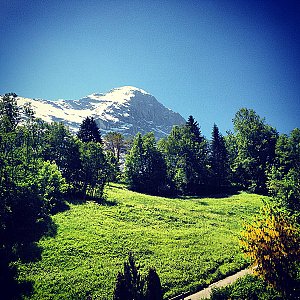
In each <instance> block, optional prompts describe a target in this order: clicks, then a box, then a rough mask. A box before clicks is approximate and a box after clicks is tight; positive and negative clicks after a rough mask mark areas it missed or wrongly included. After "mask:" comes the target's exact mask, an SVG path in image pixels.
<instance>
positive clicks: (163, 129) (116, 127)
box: [18, 86, 185, 138]
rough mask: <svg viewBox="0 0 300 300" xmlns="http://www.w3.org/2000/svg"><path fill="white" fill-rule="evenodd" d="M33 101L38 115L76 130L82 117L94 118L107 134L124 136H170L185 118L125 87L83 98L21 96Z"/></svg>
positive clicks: (151, 98) (132, 88)
mask: <svg viewBox="0 0 300 300" xmlns="http://www.w3.org/2000/svg"><path fill="white" fill-rule="evenodd" d="M25 102H30V103H31V105H32V107H33V109H34V111H35V113H36V117H38V118H41V119H43V120H45V121H47V122H52V121H61V122H63V123H65V124H66V125H68V126H69V127H70V129H71V130H72V131H76V130H77V129H78V127H79V125H80V124H81V122H82V120H83V119H85V118H86V117H93V118H94V119H95V120H96V122H97V124H98V126H99V128H100V130H101V132H102V133H103V134H105V133H107V132H109V131H118V132H121V133H123V134H124V135H134V134H136V133H137V132H141V133H142V134H145V133H147V132H150V131H153V132H154V134H155V136H156V137H157V138H160V137H163V136H165V135H167V134H168V133H169V132H170V131H171V129H172V126H173V125H179V124H183V123H184V122H185V120H184V118H183V117H182V116H181V115H180V114H178V113H175V112H173V111H172V110H170V109H168V108H166V107H165V106H164V105H162V104H161V103H159V102H158V101H157V100H156V98H155V97H154V96H152V95H150V94H149V93H147V92H145V91H144V90H142V89H138V88H136V87H132V86H124V87H119V88H115V89H112V90H111V91H109V92H108V93H105V94H91V95H89V96H86V97H84V98H82V99H79V100H57V101H49V100H41V99H29V98H22V97H19V98H18V104H20V105H22V104H24V103H25Z"/></svg>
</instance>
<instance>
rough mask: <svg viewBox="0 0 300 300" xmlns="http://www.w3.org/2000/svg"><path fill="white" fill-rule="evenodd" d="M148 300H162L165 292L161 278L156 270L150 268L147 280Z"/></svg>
mask: <svg viewBox="0 0 300 300" xmlns="http://www.w3.org/2000/svg"><path fill="white" fill-rule="evenodd" d="M145 296H146V297H145V298H146V300H162V299H163V291H162V287H161V283H160V279H159V276H158V275H157V273H156V270H155V269H154V268H150V269H149V272H148V276H147V278H146V295H145Z"/></svg>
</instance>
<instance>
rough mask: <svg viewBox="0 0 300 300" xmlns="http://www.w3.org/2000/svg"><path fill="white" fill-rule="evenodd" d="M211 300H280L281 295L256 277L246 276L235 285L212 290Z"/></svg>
mask: <svg viewBox="0 0 300 300" xmlns="http://www.w3.org/2000/svg"><path fill="white" fill-rule="evenodd" d="M210 299H211V300H227V299H232V300H240V299H247V300H258V299H264V300H277V299H278V300H279V299H282V298H281V296H280V294H279V293H278V292H276V291H275V290H274V289H272V288H270V287H268V285H267V284H266V283H265V282H264V281H263V280H262V279H259V278H258V277H256V276H252V275H246V276H245V277H243V278H240V279H238V280H237V281H236V282H235V283H233V284H232V285H229V286H225V287H222V288H216V289H213V290H212V293H211V298H210Z"/></svg>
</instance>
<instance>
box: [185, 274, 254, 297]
mask: <svg viewBox="0 0 300 300" xmlns="http://www.w3.org/2000/svg"><path fill="white" fill-rule="evenodd" d="M252 273H253V269H245V270H242V271H240V272H238V273H235V274H233V275H231V276H228V277H226V278H224V279H222V280H220V281H217V282H215V283H213V284H211V285H210V286H208V287H207V288H206V289H204V290H202V291H200V292H197V293H195V294H193V295H190V296H187V297H185V298H182V299H184V300H199V299H208V298H209V297H210V293H211V290H212V289H213V288H216V287H223V286H226V285H229V284H231V283H233V282H235V281H236V280H237V279H238V278H240V277H243V276H245V275H247V274H252Z"/></svg>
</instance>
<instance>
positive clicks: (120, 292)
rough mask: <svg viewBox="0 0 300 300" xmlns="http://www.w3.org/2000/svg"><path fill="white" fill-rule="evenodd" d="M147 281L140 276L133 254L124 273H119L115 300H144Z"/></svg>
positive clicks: (125, 263)
mask: <svg viewBox="0 0 300 300" xmlns="http://www.w3.org/2000/svg"><path fill="white" fill-rule="evenodd" d="M144 284H145V281H144V279H143V278H142V276H141V275H140V273H139V271H138V268H137V266H136V263H135V259H134V257H133V255H132V253H131V252H130V253H129V256H128V261H126V262H124V273H118V276H117V281H116V286H115V290H114V300H119V299H120V300H144V299H145V298H144Z"/></svg>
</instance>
